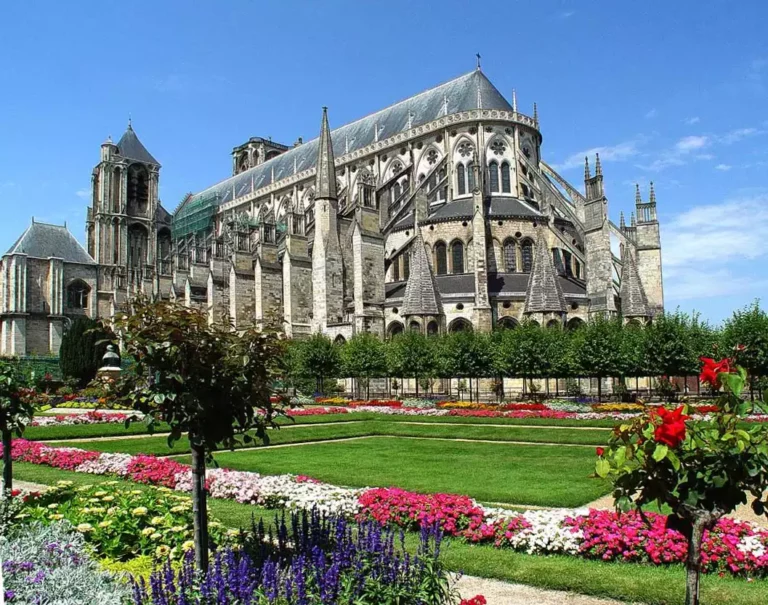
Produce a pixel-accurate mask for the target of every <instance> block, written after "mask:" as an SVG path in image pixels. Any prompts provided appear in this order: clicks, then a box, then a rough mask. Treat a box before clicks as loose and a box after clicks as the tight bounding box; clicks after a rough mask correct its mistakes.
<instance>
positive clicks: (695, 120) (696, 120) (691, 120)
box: [683, 116, 701, 126]
mask: <svg viewBox="0 0 768 605" xmlns="http://www.w3.org/2000/svg"><path fill="white" fill-rule="evenodd" d="M683 121H684V122H685V123H686V124H688V126H693V125H694V124H698V123H699V122H701V118H700V117H699V116H692V117H690V118H685V120H683Z"/></svg>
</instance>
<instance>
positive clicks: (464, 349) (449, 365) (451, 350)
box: [441, 331, 493, 401]
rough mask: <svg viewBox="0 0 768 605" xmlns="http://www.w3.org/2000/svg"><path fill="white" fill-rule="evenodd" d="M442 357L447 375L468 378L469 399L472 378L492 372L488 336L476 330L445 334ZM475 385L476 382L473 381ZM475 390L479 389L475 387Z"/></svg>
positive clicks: (471, 395) (491, 352) (470, 396)
mask: <svg viewBox="0 0 768 605" xmlns="http://www.w3.org/2000/svg"><path fill="white" fill-rule="evenodd" d="M442 344H443V346H442V347H441V350H442V357H443V358H444V361H443V363H444V365H445V369H444V371H445V370H446V369H447V373H448V375H449V376H466V377H467V378H469V399H470V401H473V400H474V398H475V397H474V395H473V393H472V384H473V382H472V381H473V379H475V380H476V379H478V378H480V377H481V376H488V375H490V374H491V373H492V372H493V351H492V349H491V341H490V338H489V337H488V336H487V335H485V334H477V333H476V332H469V331H466V332H456V333H454V334H449V335H448V336H446V337H445V338H444V340H443V342H442ZM475 385H477V383H476V382H475ZM476 390H479V389H477V388H476Z"/></svg>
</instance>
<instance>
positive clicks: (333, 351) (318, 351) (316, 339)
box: [299, 334, 341, 395]
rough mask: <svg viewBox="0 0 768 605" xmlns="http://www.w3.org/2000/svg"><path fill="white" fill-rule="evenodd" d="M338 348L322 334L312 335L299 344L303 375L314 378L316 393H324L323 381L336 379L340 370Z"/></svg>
mask: <svg viewBox="0 0 768 605" xmlns="http://www.w3.org/2000/svg"><path fill="white" fill-rule="evenodd" d="M339 348H340V347H339V346H338V345H335V344H333V342H331V339H330V338H328V337H327V336H325V335H323V334H313V335H312V336H311V337H310V338H308V339H307V340H305V341H303V342H302V343H301V347H300V349H299V351H300V354H299V355H300V359H301V366H302V368H303V373H304V374H306V375H307V376H314V377H315V380H316V382H317V392H318V393H320V394H321V395H323V394H324V393H325V379H326V378H337V377H338V375H339V370H341V356H340V355H339V353H340V351H339Z"/></svg>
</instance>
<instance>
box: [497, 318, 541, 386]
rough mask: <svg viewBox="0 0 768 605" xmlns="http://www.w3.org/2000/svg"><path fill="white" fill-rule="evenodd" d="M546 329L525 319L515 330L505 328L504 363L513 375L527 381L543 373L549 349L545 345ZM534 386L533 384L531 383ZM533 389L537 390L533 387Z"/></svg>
mask: <svg viewBox="0 0 768 605" xmlns="http://www.w3.org/2000/svg"><path fill="white" fill-rule="evenodd" d="M544 338H545V335H544V331H543V330H542V329H541V328H540V327H539V326H538V324H535V323H533V322H530V321H524V322H523V323H522V324H521V325H520V327H518V328H515V329H514V330H504V332H503V336H502V339H501V342H500V345H499V346H500V348H501V350H500V353H499V355H501V357H502V360H503V361H502V362H501V363H502V364H503V365H504V366H505V367H506V368H508V371H509V373H510V375H511V376H517V377H521V378H522V379H523V390H525V385H526V381H529V380H531V379H532V378H534V377H539V376H541V375H542V373H543V371H544V367H545V360H546V356H547V350H546V347H545V346H544ZM530 386H531V387H533V384H532V383H531V385H530ZM531 390H535V389H533V388H531Z"/></svg>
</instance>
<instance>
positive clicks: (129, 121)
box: [128, 114, 133, 130]
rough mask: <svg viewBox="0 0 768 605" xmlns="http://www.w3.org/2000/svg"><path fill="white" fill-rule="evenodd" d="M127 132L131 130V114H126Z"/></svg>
mask: <svg viewBox="0 0 768 605" xmlns="http://www.w3.org/2000/svg"><path fill="white" fill-rule="evenodd" d="M128 130H133V124H132V122H131V114H128Z"/></svg>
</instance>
